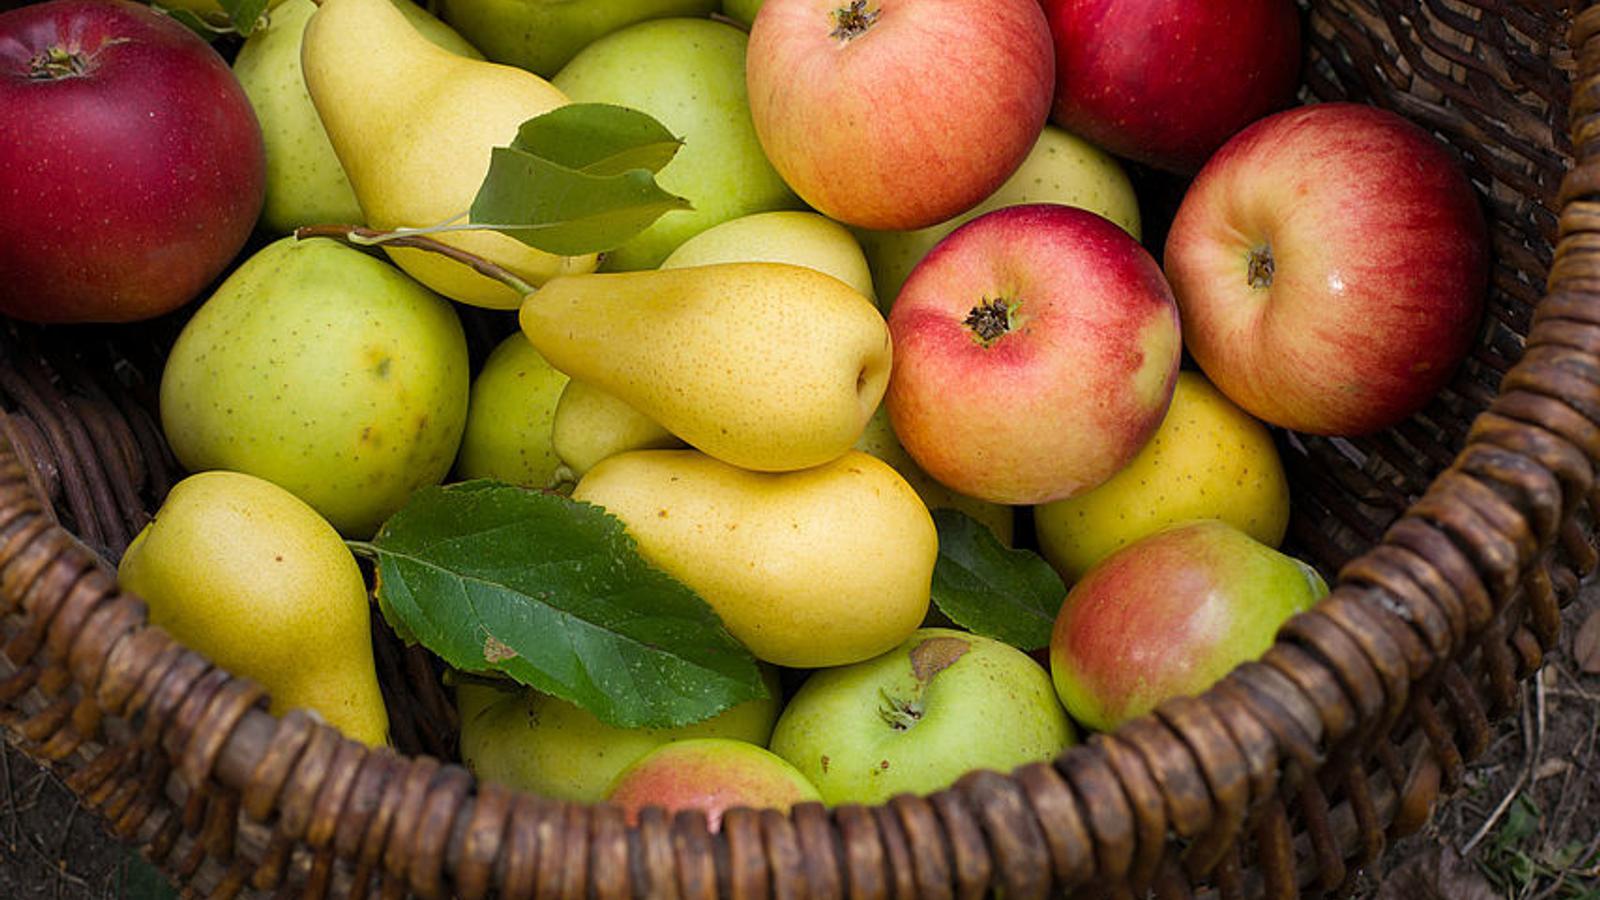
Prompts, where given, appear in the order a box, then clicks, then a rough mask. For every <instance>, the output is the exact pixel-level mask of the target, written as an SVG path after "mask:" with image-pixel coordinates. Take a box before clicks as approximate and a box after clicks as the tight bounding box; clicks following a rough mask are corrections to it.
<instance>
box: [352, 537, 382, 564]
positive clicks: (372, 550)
mask: <svg viewBox="0 0 1600 900" xmlns="http://www.w3.org/2000/svg"><path fill="white" fill-rule="evenodd" d="M344 545H345V546H346V547H349V548H350V552H351V553H354V554H355V555H356V556H359V557H361V558H363V559H370V560H373V561H374V562H376V561H377V559H378V547H377V545H375V544H373V543H372V542H371V541H352V540H346V541H345V542H344Z"/></svg>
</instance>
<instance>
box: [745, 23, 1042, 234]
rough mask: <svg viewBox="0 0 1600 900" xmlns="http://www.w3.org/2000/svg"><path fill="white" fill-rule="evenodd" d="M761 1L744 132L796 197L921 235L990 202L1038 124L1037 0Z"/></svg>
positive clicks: (856, 220)
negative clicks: (842, 26) (748, 127)
mask: <svg viewBox="0 0 1600 900" xmlns="http://www.w3.org/2000/svg"><path fill="white" fill-rule="evenodd" d="M848 6H849V3H848V2H845V0H767V2H766V3H764V4H763V5H762V7H761V11H760V13H758V14H757V16H756V19H755V22H754V24H753V25H752V27H751V30H750V52H749V63H748V66H747V69H746V81H747V83H748V85H749V92H750V114H751V117H752V118H753V120H754V121H755V127H756V135H757V137H758V138H760V140H761V146H762V148H763V149H764V150H765V151H766V154H767V157H768V158H769V159H771V160H772V164H773V165H774V166H775V167H776V168H777V170H778V172H779V173H780V174H781V175H782V176H783V178H784V180H785V181H787V182H788V183H789V186H790V187H792V188H793V189H794V191H795V193H797V194H799V195H800V197H801V199H803V200H805V201H806V202H807V203H809V204H811V205H812V206H813V207H815V208H816V209H817V211H818V212H821V213H823V214H825V215H827V216H829V217H831V218H834V219H837V220H839V221H841V222H844V223H846V224H849V225H856V226H860V227H864V228H876V229H910V228H923V227H926V226H928V225H933V224H935V223H937V222H942V221H944V220H945V219H948V218H950V217H951V216H954V215H956V214H957V213H960V212H962V211H964V210H966V209H968V208H970V207H972V206H973V205H975V204H977V203H978V202H979V201H980V200H982V199H983V198H985V197H987V196H989V195H990V194H992V193H994V191H995V189H996V188H998V187H999V186H1000V184H1001V183H1002V182H1004V181H1005V180H1006V178H1007V176H1009V175H1010V174H1011V173H1012V171H1013V170H1015V169H1016V168H1017V166H1018V165H1020V164H1021V163H1022V160H1023V158H1024V157H1026V156H1027V155H1028V151H1029V150H1030V149H1032V147H1033V144H1034V140H1035V139H1036V138H1037V137H1038V136H1039V131H1040V129H1042V128H1043V127H1044V122H1045V116H1046V115H1047V114H1048V112H1049V108H1050V94H1051V91H1052V90H1053V89H1054V84H1055V82H1054V65H1053V61H1052V60H1053V52H1052V50H1051V48H1050V33H1049V28H1048V26H1047V25H1046V24H1045V20H1044V13H1043V12H1042V10H1041V9H1040V7H1039V3H1038V0H868V2H867V4H866V6H865V7H864V10H865V11H866V12H868V13H869V14H870V13H871V12H874V11H875V12H877V13H879V16H878V18H877V19H876V20H875V21H873V23H872V24H871V25H870V26H868V27H867V28H866V30H865V31H864V32H862V33H861V34H859V35H858V36H856V37H854V38H852V39H850V40H848V41H843V40H841V39H840V38H836V37H833V36H831V33H832V32H833V31H834V30H835V24H836V18H835V11H836V10H838V9H840V8H841V7H848Z"/></svg>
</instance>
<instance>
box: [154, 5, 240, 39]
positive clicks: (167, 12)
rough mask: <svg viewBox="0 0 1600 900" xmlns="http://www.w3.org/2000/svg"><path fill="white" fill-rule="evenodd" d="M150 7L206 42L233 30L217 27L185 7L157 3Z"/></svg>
mask: <svg viewBox="0 0 1600 900" xmlns="http://www.w3.org/2000/svg"><path fill="white" fill-rule="evenodd" d="M152 8H153V9H155V11H156V12H159V13H161V14H162V15H164V16H168V17H170V18H171V19H172V20H173V21H175V22H177V23H178V24H179V25H182V26H183V27H185V28H187V29H189V30H190V31H192V32H194V33H195V34H197V35H199V36H200V37H201V38H202V39H203V40H204V41H205V42H206V43H208V44H210V43H215V42H216V40H217V38H219V37H221V36H222V35H224V34H231V33H232V32H233V29H232V28H219V27H218V26H216V25H213V24H211V23H210V22H207V21H206V20H205V19H202V18H201V17H199V16H197V15H195V14H194V13H192V12H190V11H189V10H187V9H167V8H166V7H164V6H161V5H159V4H156V5H154V6H153V7H152Z"/></svg>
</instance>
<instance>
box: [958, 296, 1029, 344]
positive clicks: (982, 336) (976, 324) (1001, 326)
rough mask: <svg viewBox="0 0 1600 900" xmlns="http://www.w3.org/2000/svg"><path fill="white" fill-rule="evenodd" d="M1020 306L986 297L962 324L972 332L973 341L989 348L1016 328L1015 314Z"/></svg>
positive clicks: (996, 298)
mask: <svg viewBox="0 0 1600 900" xmlns="http://www.w3.org/2000/svg"><path fill="white" fill-rule="evenodd" d="M1020 305H1021V304H1016V305H1013V304H1011V303H1010V302H1008V301H1007V300H1005V299H1004V298H1001V297H995V298H993V299H990V298H988V297H984V298H983V299H982V300H979V301H978V305H977V306H974V307H973V308H972V309H971V311H969V312H968V313H967V317H966V318H965V319H962V320H961V324H962V325H965V326H966V327H967V329H968V330H969V331H971V332H972V339H973V340H975V341H977V342H978V343H979V344H981V345H982V346H984V347H988V346H989V345H991V344H993V343H994V342H995V341H998V340H1000V338H1002V337H1004V336H1005V335H1006V334H1007V333H1008V332H1010V331H1011V330H1012V329H1013V328H1015V327H1016V318H1015V316H1014V315H1013V314H1014V313H1015V312H1016V309H1017V306H1020Z"/></svg>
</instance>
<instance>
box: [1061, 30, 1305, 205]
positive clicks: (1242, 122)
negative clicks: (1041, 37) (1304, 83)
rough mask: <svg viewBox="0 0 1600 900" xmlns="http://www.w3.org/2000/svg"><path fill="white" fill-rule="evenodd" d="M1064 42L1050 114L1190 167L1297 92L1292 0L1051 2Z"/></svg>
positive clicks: (1119, 144)
mask: <svg viewBox="0 0 1600 900" xmlns="http://www.w3.org/2000/svg"><path fill="white" fill-rule="evenodd" d="M1043 2H1044V8H1045V13H1046V15H1047V16H1048V17H1049V20H1050V35H1051V38H1052V39H1053V40H1054V42H1055V48H1056V92H1055V103H1054V107H1053V109H1052V110H1051V115H1050V118H1051V121H1053V122H1055V123H1056V124H1058V125H1060V126H1061V127H1063V128H1065V129H1067V130H1068V131H1071V132H1073V133H1075V134H1080V135H1082V136H1083V137H1086V138H1088V139H1089V140H1091V141H1093V142H1095V143H1096V144H1099V145H1100V146H1102V147H1104V148H1105V149H1107V150H1110V151H1111V152H1112V153H1116V154H1117V155H1119V156H1126V157H1128V158H1129V159H1135V160H1138V161H1139V162H1143V163H1147V164H1149V165H1153V166H1156V167H1158V168H1162V169H1167V170H1170V171H1173V172H1179V173H1182V174H1190V173H1193V172H1194V171H1195V170H1196V169H1199V168H1200V166H1201V164H1203V163H1204V162H1205V161H1206V158H1207V157H1209V156H1210V155H1211V154H1212V152H1213V151H1215V150H1216V149H1217V148H1218V147H1220V146H1222V144H1223V142H1225V141H1226V140H1227V139H1228V138H1230V137H1232V136H1233V135H1234V133H1235V132H1237V131H1238V130H1239V129H1241V128H1243V127H1245V126H1246V125H1248V124H1250V123H1251V122H1253V121H1255V120H1256V119H1259V118H1261V117H1262V116H1264V115H1267V114H1268V113H1271V112H1273V111H1275V110H1278V109H1282V108H1283V107H1285V106H1287V105H1288V104H1289V102H1290V101H1291V100H1293V99H1294V92H1295V88H1296V86H1297V85H1298V84H1299V73H1300V13H1299V10H1298V9H1297V8H1296V7H1295V4H1294V0H1227V2H1220V0H1043Z"/></svg>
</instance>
